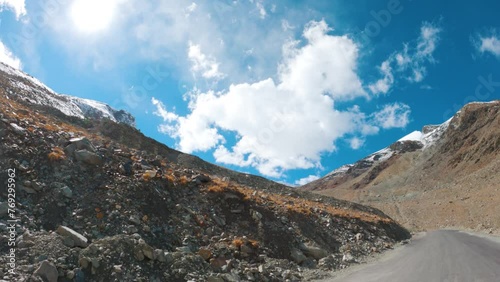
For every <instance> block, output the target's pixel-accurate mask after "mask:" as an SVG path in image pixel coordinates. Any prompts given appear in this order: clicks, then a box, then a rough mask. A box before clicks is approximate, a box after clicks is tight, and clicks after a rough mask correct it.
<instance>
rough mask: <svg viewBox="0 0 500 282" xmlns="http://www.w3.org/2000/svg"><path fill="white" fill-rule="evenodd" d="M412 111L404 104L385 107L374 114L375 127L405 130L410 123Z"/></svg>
mask: <svg viewBox="0 0 500 282" xmlns="http://www.w3.org/2000/svg"><path fill="white" fill-rule="evenodd" d="M410 114H411V109H410V107H409V106H408V105H406V104H403V103H394V104H389V105H385V106H384V107H383V109H382V110H380V111H379V112H376V113H374V114H373V120H374V123H375V125H377V126H380V127H382V128H384V129H390V128H405V127H406V126H407V125H408V124H409V123H410Z"/></svg>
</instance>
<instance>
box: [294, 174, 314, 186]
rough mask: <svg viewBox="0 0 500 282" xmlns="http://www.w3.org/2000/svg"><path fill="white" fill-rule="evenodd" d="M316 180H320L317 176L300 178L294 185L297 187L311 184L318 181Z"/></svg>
mask: <svg viewBox="0 0 500 282" xmlns="http://www.w3.org/2000/svg"><path fill="white" fill-rule="evenodd" d="M318 179H320V177H319V176H317V175H309V176H307V177H304V178H301V179H299V180H297V181H295V185H298V186H302V185H306V184H307V183H310V182H313V181H314V180H318Z"/></svg>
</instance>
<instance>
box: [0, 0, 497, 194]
mask: <svg viewBox="0 0 500 282" xmlns="http://www.w3.org/2000/svg"><path fill="white" fill-rule="evenodd" d="M499 10H500V3H499V2H498V1H493V0H491V1H476V2H474V3H471V2H470V1H438V2H436V1H427V0H422V1H411V0H399V1H397V0H384V1H370V0H359V1H347V0H345V1H332V0H330V1H266V0H240V1H216V0H214V1H206V0H198V1H178V0H176V1H174V0H164V1H159V0H154V1H138V0H109V1H98V0H50V1H43V2H42V1H31V0H0V17H1V18H0V19H1V22H0V61H3V62H6V63H8V64H10V65H12V66H14V67H16V68H20V69H22V70H24V71H25V72H27V73H29V74H31V75H33V76H35V77H37V78H39V79H40V80H41V81H43V82H44V83H46V84H47V85H48V86H49V87H51V88H52V89H54V90H55V91H57V92H60V93H65V94H70V95H74V96H78V97H83V98H89V99H95V100H99V101H103V102H106V103H108V104H110V105H111V106H113V107H115V108H120V109H125V110H128V111H129V112H131V113H132V114H133V115H134V116H135V117H136V119H137V127H138V128H139V129H140V130H141V131H142V132H143V133H144V134H146V135H147V136H150V137H153V138H155V139H157V140H159V141H160V142H163V143H165V144H166V145H168V146H170V147H173V148H177V149H180V150H182V151H184V152H187V153H192V154H195V155H198V156H200V157H202V158H203V159H205V160H207V161H210V162H214V163H217V164H219V165H223V166H227V167H229V168H232V169H236V170H239V171H243V172H249V173H254V174H260V175H263V176H266V177H268V178H271V179H273V180H277V181H281V182H285V183H289V184H299V183H305V182H307V181H310V180H313V179H315V178H317V177H320V176H323V175H325V174H326V173H328V172H329V171H331V170H333V169H335V168H337V167H339V166H341V165H343V164H346V163H352V162H354V161H356V160H358V159H360V158H362V157H364V156H366V155H367V154H370V153H372V152H374V151H377V150H379V149H381V148H383V147H386V146H388V145H389V144H391V143H392V142H394V141H395V140H397V139H399V138H401V137H402V136H404V135H406V134H408V133H411V132H412V131H414V130H420V129H421V128H422V126H424V125H427V124H439V123H442V122H444V121H445V120H446V119H448V118H450V117H451V116H452V114H453V113H455V112H456V111H457V110H459V109H460V107H461V106H463V105H464V104H465V103H467V102H470V101H489V100H493V99H499V97H500V68H499V66H500V19H499V18H498V11H499Z"/></svg>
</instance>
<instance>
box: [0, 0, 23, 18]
mask: <svg viewBox="0 0 500 282" xmlns="http://www.w3.org/2000/svg"><path fill="white" fill-rule="evenodd" d="M4 8H7V9H9V10H12V11H13V12H14V13H15V14H16V18H17V19H19V18H21V17H22V16H25V15H26V4H25V3H24V0H0V12H1V11H2V10H3V9H4Z"/></svg>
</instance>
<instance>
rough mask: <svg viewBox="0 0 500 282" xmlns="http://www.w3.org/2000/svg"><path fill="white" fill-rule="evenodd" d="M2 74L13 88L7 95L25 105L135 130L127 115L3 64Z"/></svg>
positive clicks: (132, 120)
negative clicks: (65, 91)
mask: <svg viewBox="0 0 500 282" xmlns="http://www.w3.org/2000/svg"><path fill="white" fill-rule="evenodd" d="M1 72H3V73H5V74H6V75H5V77H7V78H8V79H9V82H10V85H11V86H12V89H6V91H7V93H9V94H11V95H16V96H17V97H19V98H20V99H22V100H24V101H26V102H29V103H32V104H37V105H43V106H48V107H52V108H55V109H57V110H59V111H61V112H62V113H63V114H65V115H67V116H73V117H78V118H81V119H85V118H94V119H100V118H107V119H110V120H112V121H114V122H118V123H125V124H128V125H130V126H132V127H135V118H134V117H133V116H132V115H131V114H130V113H128V112H125V111H123V110H115V109H113V108H112V107H110V106H109V105H107V104H105V103H102V102H98V101H94V100H89V99H83V98H78V97H74V96H69V95H63V94H58V93H56V92H55V91H54V90H52V89H51V88H49V87H47V86H46V85H45V84H43V83H42V82H40V81H39V80H38V79H36V78H34V77H32V76H30V75H28V74H26V73H24V72H22V71H20V70H17V69H15V68H12V67H10V66H8V65H5V64H3V63H0V73H1Z"/></svg>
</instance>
